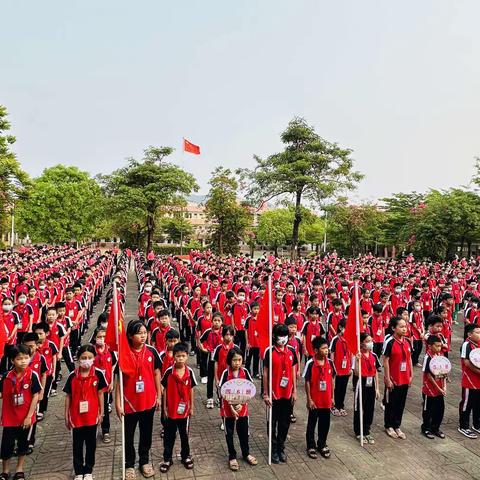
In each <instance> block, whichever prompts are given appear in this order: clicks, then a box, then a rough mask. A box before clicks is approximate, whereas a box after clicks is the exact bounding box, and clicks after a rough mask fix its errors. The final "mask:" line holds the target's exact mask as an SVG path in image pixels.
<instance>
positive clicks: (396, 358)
mask: <svg viewBox="0 0 480 480" xmlns="http://www.w3.org/2000/svg"><path fill="white" fill-rule="evenodd" d="M383 355H384V356H385V357H388V358H389V364H390V379H391V381H392V382H393V383H394V385H408V384H409V383H410V379H411V377H412V360H411V358H412V353H411V346H410V342H409V341H408V340H407V339H406V338H404V339H403V340H402V341H400V340H397V339H396V338H395V337H393V336H391V337H390V338H389V339H388V340H387V341H386V342H385V345H384V349H383Z"/></svg>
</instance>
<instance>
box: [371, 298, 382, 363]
mask: <svg viewBox="0 0 480 480" xmlns="http://www.w3.org/2000/svg"><path fill="white" fill-rule="evenodd" d="M382 312H383V306H382V305H381V304H378V303H377V304H375V305H374V306H373V313H372V316H371V317H370V318H369V319H368V325H369V327H370V332H371V335H372V340H373V353H375V355H376V356H377V357H378V358H379V357H380V355H381V354H382V349H383V342H384V340H385V323H384V319H383V316H382Z"/></svg>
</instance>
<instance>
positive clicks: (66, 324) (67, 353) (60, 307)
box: [55, 302, 75, 372]
mask: <svg viewBox="0 0 480 480" xmlns="http://www.w3.org/2000/svg"><path fill="white" fill-rule="evenodd" d="M55 310H56V311H57V322H58V323H59V324H61V325H62V326H63V328H64V330H65V337H64V340H63V348H62V359H63V361H64V362H65V365H66V366H67V369H68V371H69V372H73V370H75V364H74V362H73V355H72V350H71V348H70V333H71V331H72V320H71V319H70V318H69V317H67V316H66V315H65V313H66V307H65V303H64V302H58V303H56V304H55Z"/></svg>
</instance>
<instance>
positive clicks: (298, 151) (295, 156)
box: [242, 117, 362, 258]
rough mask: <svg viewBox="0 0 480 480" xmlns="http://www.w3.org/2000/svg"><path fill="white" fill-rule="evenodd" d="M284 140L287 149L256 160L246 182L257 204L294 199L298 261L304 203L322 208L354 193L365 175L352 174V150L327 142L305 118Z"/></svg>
mask: <svg viewBox="0 0 480 480" xmlns="http://www.w3.org/2000/svg"><path fill="white" fill-rule="evenodd" d="M281 140H282V142H283V143H284V145H285V148H284V150H283V151H282V152H280V153H275V154H273V155H270V156H269V157H268V158H266V159H262V158H260V157H258V156H255V157H254V158H255V160H256V162H257V165H256V168H255V169H254V170H253V171H250V170H243V175H242V178H243V179H244V180H247V179H248V178H249V179H251V181H250V182H249V183H248V185H247V186H246V190H247V196H248V197H251V198H253V199H255V200H257V201H265V200H270V199H272V198H276V197H281V196H290V197H291V196H292V195H293V198H294V205H295V216H294V219H293V227H292V250H291V256H292V258H295V257H296V255H297V250H298V236H299V228H300V224H301V222H302V210H301V207H302V202H304V201H305V200H307V201H310V202H313V203H316V204H319V205H321V204H323V202H325V200H326V199H331V198H334V197H336V196H337V195H338V194H339V193H341V192H344V191H345V190H351V189H353V188H354V187H355V185H356V183H357V182H358V181H359V180H361V178H362V175H361V174H360V173H358V172H355V171H353V170H352V168H353V160H352V158H351V157H350V154H351V153H352V151H351V150H350V149H345V148H340V147H339V146H338V145H337V144H336V143H331V142H328V141H327V140H324V139H323V138H321V137H320V136H319V135H318V134H317V133H316V132H315V129H314V128H313V127H312V126H310V125H308V124H307V122H306V121H305V120H304V119H303V118H300V117H295V118H294V119H293V120H292V121H291V122H290V123H289V124H288V127H287V128H286V130H285V131H284V132H283V133H282V134H281Z"/></svg>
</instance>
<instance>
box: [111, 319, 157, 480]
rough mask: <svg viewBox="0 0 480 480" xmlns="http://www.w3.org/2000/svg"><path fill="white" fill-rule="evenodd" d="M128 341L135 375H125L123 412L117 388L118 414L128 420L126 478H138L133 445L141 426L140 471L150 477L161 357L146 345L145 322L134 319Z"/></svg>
mask: <svg viewBox="0 0 480 480" xmlns="http://www.w3.org/2000/svg"><path fill="white" fill-rule="evenodd" d="M127 339H128V343H129V345H130V352H131V354H132V356H133V360H134V363H135V366H136V369H135V373H134V374H133V375H131V374H127V373H126V372H124V373H123V402H124V408H123V409H122V405H121V401H120V390H119V389H118V388H116V389H115V408H116V410H117V415H118V416H119V417H122V416H124V418H125V420H124V421H125V468H126V470H125V476H126V478H134V477H135V470H134V466H135V446H134V444H133V442H134V436H135V430H136V429H137V424H138V426H139V444H138V454H139V466H140V471H141V472H142V474H143V476H145V477H146V478H149V477H151V476H153V475H154V470H153V467H152V465H151V464H150V463H149V456H150V449H151V446H152V429H153V417H154V414H155V409H157V410H159V409H160V405H161V393H162V392H161V385H160V367H161V365H160V358H159V356H158V352H157V351H156V350H155V348H154V347H152V346H150V345H146V341H147V329H146V327H145V325H144V324H143V322H142V321H140V320H135V321H132V322H130V323H129V324H128V327H127ZM129 476H130V477H129Z"/></svg>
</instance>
